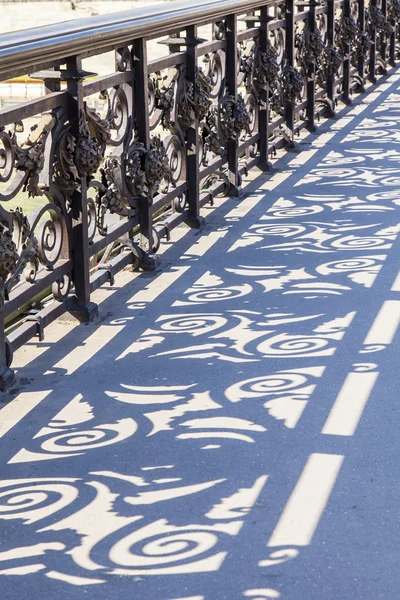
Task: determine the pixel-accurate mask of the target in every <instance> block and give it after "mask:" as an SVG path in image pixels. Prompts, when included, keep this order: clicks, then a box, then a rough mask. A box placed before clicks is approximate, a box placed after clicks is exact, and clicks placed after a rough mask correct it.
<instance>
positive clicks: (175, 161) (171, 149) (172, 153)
mask: <svg viewBox="0 0 400 600" xmlns="http://www.w3.org/2000/svg"><path fill="white" fill-rule="evenodd" d="M163 146H164V149H165V154H166V156H167V161H168V166H167V169H166V172H165V173H164V174H163V179H164V181H165V182H166V185H168V183H170V184H171V185H172V186H174V187H175V186H176V185H177V184H178V182H179V181H180V179H181V177H182V173H183V167H184V164H185V147H184V144H183V142H182V140H181V139H180V138H179V137H178V136H177V135H171V136H168V137H167V138H166V139H165V140H164V141H163Z"/></svg>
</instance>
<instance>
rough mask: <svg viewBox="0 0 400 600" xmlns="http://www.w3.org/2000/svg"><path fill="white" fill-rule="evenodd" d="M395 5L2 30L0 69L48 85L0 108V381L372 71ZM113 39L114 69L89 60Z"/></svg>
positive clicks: (142, 13)
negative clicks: (33, 341)
mask: <svg viewBox="0 0 400 600" xmlns="http://www.w3.org/2000/svg"><path fill="white" fill-rule="evenodd" d="M399 18H400V2H399V0H380V2H379V1H378V0H371V1H370V2H369V3H368V2H365V1H364V0H356V1H354V0H337V1H335V0H322V1H321V2H315V1H314V0H310V2H308V3H303V2H300V1H294V0H286V2H284V3H282V2H278V1H274V0H268V1H266V2H260V0H246V1H244V0H234V1H231V0H230V1H227V0H205V1H202V2H200V1H195V2H191V3H188V2H186V1H185V2H173V3H171V4H169V5H168V6H165V5H161V6H160V5H158V6H154V7H149V8H146V9H138V10H135V11H125V12H121V13H116V14H113V15H107V16H101V17H94V18H91V19H79V20H76V21H71V22H68V23H62V24H58V25H53V26H46V27H40V28H35V29H30V30H24V31H19V32H16V33H12V34H6V35H3V36H0V78H1V79H2V80H5V79H9V78H11V77H13V78H14V77H18V76H25V77H26V76H27V75H30V76H32V77H33V78H34V79H36V80H42V81H43V82H44V86H45V89H46V94H45V95H43V96H42V97H39V98H37V99H34V100H31V101H29V102H26V103H23V104H19V105H17V106H12V107H8V108H7V109H4V110H2V111H0V144H1V147H0V186H1V187H0V203H1V204H0V220H1V223H0V225H1V230H0V308H1V310H0V389H1V390H3V391H4V390H6V389H7V388H8V387H10V385H12V384H13V382H14V373H13V371H12V369H11V364H12V354H13V350H15V349H17V348H19V347H21V345H23V344H24V343H26V341H28V340H29V339H30V338H31V337H33V336H36V335H39V336H40V337H42V336H43V330H44V328H45V326H46V325H47V324H49V323H50V322H52V321H53V320H54V319H56V318H57V317H59V316H60V315H62V314H63V313H65V312H67V311H69V312H70V313H72V314H73V315H74V316H75V317H76V318H78V319H79V320H81V321H88V320H91V319H92V318H94V317H95V315H96V314H97V307H96V305H95V304H93V303H92V302H91V293H92V292H93V291H94V290H95V289H96V288H97V287H99V286H100V285H102V284H104V283H105V282H106V281H107V280H108V281H110V282H111V283H112V281H113V277H114V274H115V273H116V272H118V271H119V270H121V269H122V268H125V267H126V266H127V265H129V264H132V265H133V267H134V268H141V269H154V268H155V267H156V265H157V250H158V248H159V245H160V242H161V240H162V238H164V237H167V238H168V236H169V232H170V231H171V230H172V229H173V228H174V227H176V226H177V225H178V224H180V223H182V222H186V223H188V224H189V225H191V226H194V227H199V226H200V224H201V217H200V209H201V208H202V207H203V206H204V205H205V204H207V203H210V202H211V203H212V202H213V198H214V197H215V196H216V195H218V194H221V193H224V194H229V195H234V196H238V197H239V196H240V193H241V189H240V186H241V177H242V174H243V173H244V172H246V171H247V170H248V169H250V168H252V167H255V166H258V167H259V168H261V169H265V170H268V169H269V168H270V164H269V158H270V156H271V155H272V154H273V153H274V152H275V151H276V149H277V148H280V147H287V148H288V149H294V148H295V147H296V143H295V136H296V134H297V133H298V132H300V131H301V130H302V129H308V130H309V131H313V130H315V124H316V121H317V119H318V117H319V116H321V115H323V116H325V117H332V116H334V115H335V110H336V106H337V105H338V103H339V102H342V103H344V104H348V103H350V97H351V95H352V94H355V93H361V92H362V91H363V90H364V87H365V85H366V83H367V82H368V81H369V82H372V83H375V82H376V81H377V79H378V78H379V77H380V76H383V75H385V74H386V72H387V69H388V68H389V66H393V65H394V64H395V59H396V57H397V54H398V47H399V35H398V31H399V27H398V21H399ZM154 41H157V42H158V43H160V44H161V45H162V47H163V48H165V52H163V53H162V56H160V57H159V58H156V59H154V60H149V59H148V57H147V51H148V46H149V44H150V43H153V42H154ZM110 51H112V52H114V54H115V69H114V70H113V72H111V73H110V74H108V75H102V76H100V77H99V76H97V75H96V74H95V73H92V72H90V71H89V70H87V68H86V66H85V65H86V60H87V59H88V58H90V57H92V56H99V55H103V54H106V53H109V52H110ZM27 129H28V130H30V131H28V133H27V132H26V130H27ZM21 207H22V208H21ZM31 208H33V212H30V209H31Z"/></svg>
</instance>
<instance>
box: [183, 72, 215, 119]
mask: <svg viewBox="0 0 400 600" xmlns="http://www.w3.org/2000/svg"><path fill="white" fill-rule="evenodd" d="M212 87H213V86H212V83H211V79H210V78H209V77H208V76H207V75H206V74H205V73H203V71H202V70H201V69H199V68H197V70H196V76H195V82H194V84H193V83H192V82H191V81H188V80H187V78H185V79H184V83H183V90H182V94H181V97H180V100H179V119H180V121H181V123H182V125H183V127H185V128H188V127H191V126H192V125H193V124H194V122H195V120H196V119H198V120H199V121H201V120H203V119H204V118H205V117H206V115H207V112H208V110H209V108H210V106H211V104H212V102H211V99H210V93H211V90H212Z"/></svg>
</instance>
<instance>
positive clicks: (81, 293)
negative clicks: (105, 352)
mask: <svg viewBox="0 0 400 600" xmlns="http://www.w3.org/2000/svg"><path fill="white" fill-rule="evenodd" d="M66 64H67V73H68V78H67V93H68V120H69V123H70V131H71V134H72V135H73V136H74V137H75V138H76V139H79V135H80V131H79V121H80V119H81V118H82V113H83V110H84V101H83V85H82V84H83V76H82V74H81V71H82V61H81V59H80V58H79V57H76V56H73V57H71V58H68V59H67V61H66ZM71 217H72V242H73V243H72V260H73V272H72V281H73V284H74V288H75V296H74V297H73V298H71V300H70V303H69V311H70V312H71V313H72V315H73V316H74V317H75V318H77V319H78V320H79V321H82V322H88V321H91V320H93V319H94V318H95V317H96V316H97V314H98V307H97V304H94V303H93V302H90V272H89V261H90V258H89V235H88V233H89V231H88V208H87V181H86V177H85V176H81V178H80V189H78V190H77V191H75V192H74V193H73V195H72V197H71Z"/></svg>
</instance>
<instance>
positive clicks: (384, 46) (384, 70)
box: [379, 0, 387, 75]
mask: <svg viewBox="0 0 400 600" xmlns="http://www.w3.org/2000/svg"><path fill="white" fill-rule="evenodd" d="M381 9H382V13H383V15H384V16H385V18H386V17H387V0H381ZM379 51H380V55H381V59H382V62H383V65H384V66H383V67H382V73H383V74H384V75H386V74H387V68H386V58H387V56H386V53H387V40H386V37H385V36H382V39H381V47H380V49H379Z"/></svg>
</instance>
